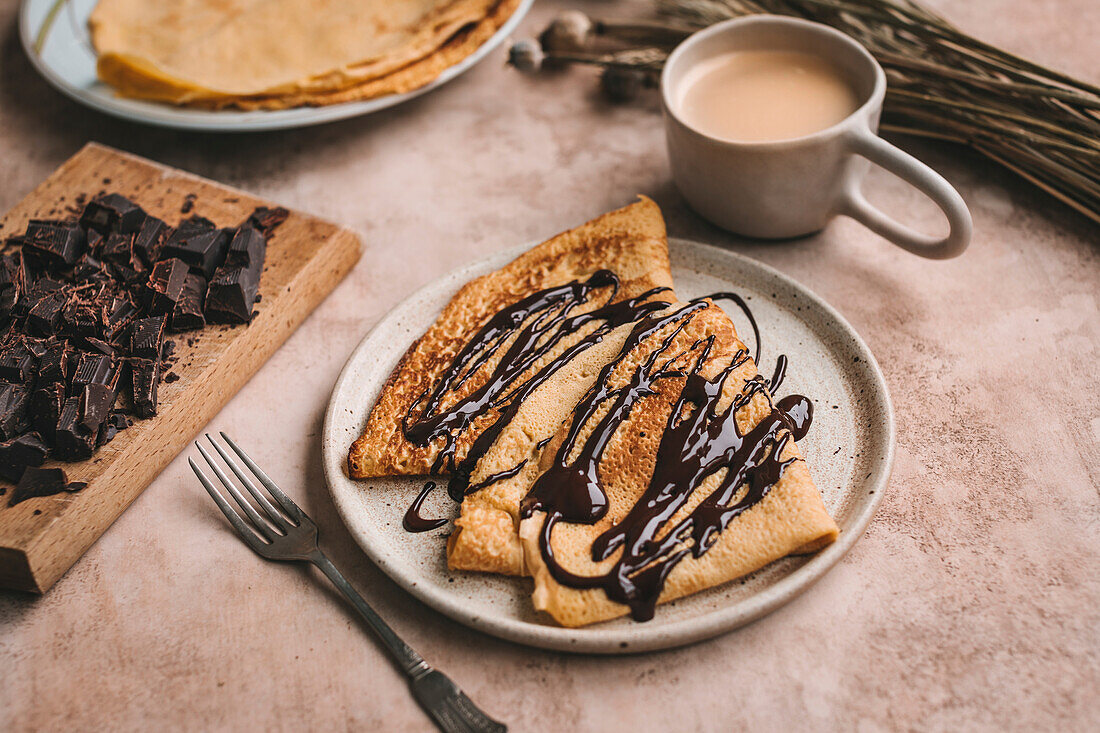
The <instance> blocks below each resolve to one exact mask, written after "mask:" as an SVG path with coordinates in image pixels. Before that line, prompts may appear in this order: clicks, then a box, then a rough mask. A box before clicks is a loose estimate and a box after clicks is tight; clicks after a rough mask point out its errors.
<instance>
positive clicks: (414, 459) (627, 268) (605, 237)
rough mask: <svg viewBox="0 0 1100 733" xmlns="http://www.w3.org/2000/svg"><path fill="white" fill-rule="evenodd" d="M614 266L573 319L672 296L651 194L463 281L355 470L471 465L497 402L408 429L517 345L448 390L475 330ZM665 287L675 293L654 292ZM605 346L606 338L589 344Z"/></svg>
mask: <svg viewBox="0 0 1100 733" xmlns="http://www.w3.org/2000/svg"><path fill="white" fill-rule="evenodd" d="M606 272H611V273H614V274H615V276H616V279H617V281H618V287H617V288H608V287H600V288H596V289H595V290H593V291H592V292H591V293H590V295H589V297H588V299H587V300H585V301H584V302H580V303H577V304H576V305H575V306H573V307H572V310H571V314H572V315H578V314H584V313H586V312H590V311H594V310H596V309H597V308H598V307H600V306H603V305H605V304H606V303H607V302H609V301H610V302H612V303H621V302H625V301H628V300H631V299H638V298H641V299H643V300H653V299H662V298H663V299H665V300H667V299H668V298H670V297H671V286H672V275H671V271H670V268H669V261H668V245H667V241H666V238H665V228H664V220H663V219H662V218H661V213H660V210H659V209H658V208H657V205H656V204H654V203H653V202H652V201H650V200H649V199H647V198H644V197H643V198H641V200H639V201H638V202H637V203H634V204H631V205H630V206H627V207H624V208H622V209H618V210H617V211H612V212H610V213H608V214H604V215H603V216H601V217H599V218H597V219H594V220H592V221H590V222H588V223H587V224H584V225H583V226H580V227H577V228H575V229H572V230H569V231H567V232H564V233H562V234H559V235H557V236H555V237H553V238H552V239H550V240H548V241H546V242H543V243H542V244H540V245H538V246H536V247H534V248H533V249H531V250H529V251H527V252H526V253H524V254H522V255H520V256H519V257H518V258H516V259H515V260H513V261H512V262H511V263H509V264H507V265H505V266H504V267H502V268H501V269H499V270H496V271H495V272H492V273H489V274H488V275H484V276H482V277H479V278H477V279H475V280H473V281H471V282H469V283H467V284H466V285H465V286H463V287H462V288H461V289H460V290H459V291H458V293H457V294H456V295H455V296H454V297H453V298H452V299H451V301H450V302H449V303H448V304H447V306H446V307H445V308H444V309H443V312H442V313H441V314H440V316H439V318H438V319H437V320H436V321H435V323H434V324H433V325H432V326H431V327H430V328H429V329H428V331H427V332H426V333H425V334H424V335H423V336H421V337H420V338H419V339H417V340H416V342H414V343H413V344H412V346H410V347H409V349H408V351H406V353H405V354H404V356H403V357H402V358H401V360H400V362H399V363H398V365H397V367H396V368H395V369H394V371H393V373H392V374H391V375H390V377H389V379H388V380H387V382H386V384H385V386H384V387H383V389H382V392H381V394H380V395H379V397H378V400H377V402H376V403H375V405H374V408H373V409H372V410H371V413H370V416H369V417H368V419H367V422H366V425H365V426H364V429H363V434H362V435H361V436H360V438H359V439H358V440H356V441H355V443H354V444H353V445H352V447H351V450H350V451H349V454H348V472H349V475H350V476H351V477H353V478H369V477H377V476H417V475H425V474H448V473H450V472H451V471H452V469H453V468H454V466H455V465H458V464H463V463H464V462H465V461H467V460H468V459H469V457H470V451H471V448H472V447H474V444H475V441H476V440H477V439H478V438H479V437H480V436H481V435H482V434H483V433H484V432H485V430H486V429H487V428H488V427H489V426H491V425H494V424H496V423H497V421H498V420H499V418H500V417H501V414H502V409H501V407H500V404H499V402H497V403H494V404H492V405H489V406H487V408H486V409H484V410H481V411H478V413H477V414H476V415H474V416H473V419H472V420H471V421H469V423H468V424H466V425H464V426H462V428H461V429H455V430H450V431H448V432H447V434H446V435H440V436H438V437H435V438H433V439H431V440H429V441H427V442H424V441H414V440H412V439H410V438H409V437H408V435H407V434H406V433H407V430H406V426H407V425H408V424H409V422H410V421H415V420H416V419H417V418H421V417H423V416H424V413H425V409H426V408H425V404H426V403H425V400H426V398H428V397H429V395H433V394H435V393H436V392H439V393H440V398H439V400H438V405H437V406H436V408H435V409H434V410H433V412H434V413H446V412H447V411H448V410H449V409H452V408H454V407H455V406H456V405H461V404H463V403H464V401H468V400H470V399H472V398H474V397H477V396H478V395H480V394H482V393H483V392H484V390H485V389H486V388H487V384H488V382H489V380H490V379H491V378H492V375H493V374H494V370H496V369H497V368H498V367H499V366H500V364H501V362H502V358H503V357H504V355H505V353H506V352H507V350H508V348H510V346H511V345H512V341H509V340H505V341H503V342H501V343H500V344H499V348H497V349H495V351H492V352H487V353H486V355H485V359H484V360H483V361H481V362H479V364H478V365H477V368H471V369H469V370H467V371H466V372H464V373H463V374H462V375H461V378H460V379H457V380H455V382H454V383H452V384H451V385H450V386H449V387H448V388H444V387H446V385H441V380H442V378H443V377H444V375H445V374H446V373H447V372H448V370H450V369H451V367H452V364H453V363H454V362H455V360H456V358H458V357H459V355H460V354H461V353H462V352H463V350H464V349H466V348H467V346H468V344H469V343H470V342H471V340H472V339H473V338H474V336H475V335H476V334H477V333H478V332H479V331H480V330H481V329H483V328H484V327H485V326H486V324H487V323H489V321H490V320H491V319H492V318H494V317H495V316H497V315H498V312H499V311H502V310H503V309H506V308H508V307H510V306H513V305H514V304H516V303H519V302H521V301H523V300H524V299H525V298H528V297H530V296H533V295H536V294H538V293H540V292H543V291H546V290H547V289H552V288H564V289H566V290H569V289H570V287H571V285H570V284H575V283H580V282H584V281H587V280H591V279H592V278H594V277H597V276H599V274H600V273H606ZM661 288H664V289H667V292H661V293H655V292H652V291H654V290H655V289H661ZM647 293H652V294H651V295H646V294H647ZM601 323H602V322H598V321H593V322H591V323H588V324H585V325H584V326H583V327H582V328H579V329H578V330H576V331H575V332H573V333H570V334H566V335H564V336H563V337H562V338H561V339H560V340H559V341H557V342H555V346H554V348H553V349H551V350H549V351H547V352H546V353H544V354H543V355H541V356H540V358H539V359H538V360H537V361H536V362H534V363H531V364H530V368H528V369H525V370H523V372H522V373H520V374H516V375H514V377H513V378H512V379H511V380H510V381H509V383H508V385H506V389H505V390H503V392H502V393H501V394H503V395H504V396H507V393H509V392H510V390H511V389H514V388H518V387H519V386H522V385H523V384H524V383H525V382H526V381H527V380H528V379H529V378H530V377H531V376H533V375H535V374H537V373H539V372H540V371H541V370H542V369H543V368H545V367H546V366H547V364H549V363H551V362H552V361H553V360H554V359H555V358H556V357H558V356H560V355H561V354H562V353H563V352H565V351H566V350H567V349H571V348H572V347H574V346H576V345H577V344H578V342H580V341H581V340H583V339H585V338H586V337H587V336H589V335H590V334H591V333H592V332H593V331H594V330H596V329H597V328H599V327H600V325H601ZM510 338H511V337H510ZM605 338H606V337H605ZM598 345H599V344H598V342H597V343H594V344H591V346H598ZM580 353H581V354H583V350H582V351H581V352H580ZM567 363H568V362H567ZM555 428H556V426H555ZM527 442H528V443H529V444H530V446H531V447H533V445H534V443H535V442H537V441H534V442H532V441H531V439H530V438H528V439H527ZM509 468H511V467H509ZM514 531H515V528H514V526H513V532H514Z"/></svg>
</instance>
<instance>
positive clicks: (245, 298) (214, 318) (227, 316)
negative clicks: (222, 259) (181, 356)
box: [205, 267, 260, 323]
mask: <svg viewBox="0 0 1100 733" xmlns="http://www.w3.org/2000/svg"><path fill="white" fill-rule="evenodd" d="M259 279H260V278H259V274H258V273H256V272H254V271H253V270H252V269H251V268H246V267H220V268H218V272H217V274H215V275H214V279H213V280H211V281H210V287H208V288H207V290H206V309H205V312H206V320H207V321H209V322H210V323H248V322H249V321H251V320H252V306H253V305H254V304H255V302H256V293H257V292H258V291H259V287H260V283H259Z"/></svg>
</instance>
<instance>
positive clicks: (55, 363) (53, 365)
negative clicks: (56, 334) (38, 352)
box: [38, 341, 72, 386]
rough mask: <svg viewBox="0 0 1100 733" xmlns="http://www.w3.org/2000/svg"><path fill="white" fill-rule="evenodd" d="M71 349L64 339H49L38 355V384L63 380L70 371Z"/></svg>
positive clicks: (67, 376)
mask: <svg viewBox="0 0 1100 733" xmlns="http://www.w3.org/2000/svg"><path fill="white" fill-rule="evenodd" d="M71 356H72V349H71V348H70V347H69V344H68V342H66V341H50V342H48V343H47V346H46V351H45V353H43V354H42V356H40V357H38V384H39V386H41V385H44V384H53V383H55V382H65V381H66V380H67V379H68V378H69V374H70V373H71V371H72V370H71V362H70V357H71Z"/></svg>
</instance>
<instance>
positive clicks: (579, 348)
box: [402, 270, 668, 502]
mask: <svg viewBox="0 0 1100 733" xmlns="http://www.w3.org/2000/svg"><path fill="white" fill-rule="evenodd" d="M601 290H607V291H608V294H607V297H606V300H605V301H604V304H603V305H601V306H599V307H597V308H595V309H593V310H590V311H587V312H584V313H576V314H574V313H573V311H574V310H576V309H577V307H578V306H580V305H582V304H584V303H587V302H588V301H589V300H590V298H591V297H592V296H593V294H594V293H595V292H596V291H601ZM666 290H668V288H654V289H652V290H649V291H647V292H645V293H642V294H641V295H639V296H638V297H636V298H630V299H627V300H622V301H619V302H613V301H614V300H615V296H616V294H617V293H618V291H619V278H618V277H617V276H616V275H615V274H614V273H613V272H611V271H610V270H600V271H598V272H596V273H595V274H593V275H592V276H591V277H590V278H588V280H586V281H584V282H580V281H574V282H571V283H568V284H566V285H561V286H558V287H554V288H548V289H546V290H542V291H539V292H537V293H534V294H532V295H529V296H528V297H526V298H524V299H522V300H520V301H519V302H517V303H515V304H513V305H510V306H508V307H507V308H505V309H503V310H501V311H500V312H498V313H497V314H496V315H494V316H493V317H492V318H491V319H489V322H488V323H486V324H485V326H483V327H482V328H481V330H480V331H478V333H477V334H476V335H475V336H474V337H473V338H472V339H471V340H470V342H469V343H468V344H466V345H465V346H464V347H463V349H462V350H461V351H460V352H459V354H458V356H456V357H455V359H454V361H453V362H452V363H451V364H450V366H448V367H447V369H446V371H444V373H443V374H442V376H441V377H440V378H439V380H438V382H437V383H436V384H435V386H434V387H432V388H429V389H427V390H425V392H424V393H423V394H422V395H420V397H419V398H417V399H416V400H415V401H414V402H413V404H412V405H411V406H410V407H409V411H408V413H407V414H406V415H405V419H404V422H403V426H402V427H403V430H404V433H405V437H406V438H407V439H408V440H409V441H410V442H412V443H414V444H416V445H419V446H426V445H428V444H430V443H431V442H432V441H435V440H440V441H442V448H441V450H440V452H439V455H438V457H437V459H436V461H435V465H434V466H433V467H432V473H435V474H439V473H444V472H447V473H450V478H449V480H448V482H447V492H448V493H449V494H450V495H451V498H453V499H454V500H455V501H458V502H461V501H462V499H463V497H464V496H465V495H466V494H468V493H470V492H471V491H474V490H477V489H478V488H482V487H484V486H486V485H488V484H489V483H492V482H493V481H498V480H500V479H502V478H505V477H506V476H510V475H515V473H517V472H518V471H519V470H520V469H521V468H522V465H520V466H517V467H513V468H511V469H508V470H506V471H504V472H502V473H500V474H497V475H495V476H491V477H489V478H488V479H487V480H486V481H484V482H482V483H480V484H478V485H476V486H473V487H471V486H470V485H469V481H470V474H471V473H472V472H473V469H474V467H475V466H476V465H477V462H478V460H480V458H481V456H483V455H484V454H485V452H486V451H487V450H488V449H489V447H490V446H491V445H492V444H493V442H494V441H495V440H496V438H497V436H498V435H499V434H500V432H501V431H502V430H503V429H504V427H505V426H506V425H507V424H508V423H509V422H510V421H511V419H512V418H513V417H514V416H515V413H516V411H517V410H518V409H519V406H520V405H521V404H522V403H523V400H524V399H525V398H526V397H527V396H528V395H530V394H531V393H532V392H533V391H534V390H535V389H536V388H537V387H538V386H539V385H541V384H542V383H543V382H545V381H546V380H547V379H549V378H550V377H551V376H552V375H553V374H554V373H555V372H557V371H558V369H560V368H561V367H562V366H564V365H565V364H567V363H568V362H569V361H571V360H572V359H573V358H574V357H575V356H577V354H580V353H581V352H583V351H585V350H586V349H588V348H589V347H590V346H592V345H594V344H597V343H599V342H600V341H602V340H603V337H604V336H605V335H606V334H607V333H609V332H610V331H612V330H614V329H615V328H618V327H619V326H622V325H624V324H627V323H631V322H633V321H637V320H638V319H639V318H642V317H643V316H645V315H647V314H649V313H652V312H654V311H656V310H659V309H662V308H665V307H667V306H668V303H667V302H664V301H661V300H652V298H653V296H655V295H657V294H659V293H661V292H664V291H666ZM592 323H597V324H598V325H597V326H596V328H595V329H593V330H592V331H591V332H590V333H589V334H587V335H586V336H584V337H583V338H581V339H580V340H578V341H577V342H576V343H574V344H573V345H571V346H570V347H568V348H567V349H565V350H564V351H563V352H562V353H561V354H559V355H558V356H556V357H555V358H553V359H551V360H550V361H549V362H548V363H547V364H545V365H543V366H542V367H541V368H539V369H538V370H537V371H535V372H534V373H533V374H531V371H532V369H533V367H534V366H535V364H536V363H537V362H538V361H539V360H540V359H542V358H543V357H545V356H546V355H547V354H549V353H550V352H551V351H552V350H553V349H554V348H555V347H556V346H557V345H558V344H559V343H561V341H562V340H563V339H565V338H566V337H567V336H569V335H570V334H573V333H576V332H577V331H579V330H580V329H582V328H584V327H585V326H587V325H589V324H592ZM502 350H503V353H502V354H501V356H500V359H499V360H498V361H497V364H496V366H495V367H494V368H493V370H492V372H491V373H490V375H489V378H488V379H487V380H486V381H485V383H484V384H483V385H482V386H481V387H479V388H478V389H476V390H475V391H474V392H473V393H472V394H470V395H468V396H466V397H464V398H463V399H461V400H459V401H458V402H456V403H455V404H454V405H451V406H450V407H448V408H446V409H441V408H440V406H441V404H442V403H443V401H444V399H445V397H446V396H447V395H448V394H449V393H451V392H453V391H454V390H457V389H459V388H461V387H462V385H463V384H464V383H465V382H466V380H468V379H469V378H470V377H471V376H473V375H474V374H475V373H477V372H478V371H479V370H481V369H482V368H488V367H487V366H486V365H487V364H488V363H489V362H490V361H491V360H492V359H493V358H494V356H496V355H497V353H498V352H500V351H502ZM493 410H495V411H497V413H498V414H497V416H496V419H495V420H493V422H492V423H491V424H490V425H489V426H488V427H487V428H486V429H485V430H484V431H483V432H482V433H481V434H480V435H478V437H477V438H476V439H475V440H474V442H473V444H472V445H471V446H470V449H469V451H468V452H467V454H466V456H464V457H463V458H462V459H461V460H457V459H456V457H455V449H456V446H457V437H458V435H459V434H460V433H461V432H462V431H463V430H465V429H466V428H468V427H469V426H470V425H471V424H472V423H473V422H474V420H476V419H478V418H479V417H481V416H483V415H486V414H488V413H489V412H490V411H493Z"/></svg>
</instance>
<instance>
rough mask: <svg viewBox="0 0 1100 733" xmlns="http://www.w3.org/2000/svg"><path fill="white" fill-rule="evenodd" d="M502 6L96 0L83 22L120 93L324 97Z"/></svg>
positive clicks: (356, 0) (435, 46)
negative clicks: (88, 17)
mask: <svg viewBox="0 0 1100 733" xmlns="http://www.w3.org/2000/svg"><path fill="white" fill-rule="evenodd" d="M509 5H510V6H511V7H512V9H514V3H510V4H509V3H505V6H506V7H505V9H507V7H508V6H509ZM500 9H501V8H500V4H499V3H498V2H496V0H401V1H400V2H392V1H390V0H339V1H338V2H337V1H336V0H225V1H224V2H219V3H211V2H209V0H171V1H169V0H100V2H99V4H98V5H97V6H96V8H95V10H94V11H93V12H92V15H91V17H90V20H89V27H90V30H91V36H92V42H93V44H94V46H95V48H96V51H97V53H98V54H99V61H98V72H99V75H100V78H101V79H103V80H104V81H105V82H107V83H108V84H111V85H112V86H114V87H116V89H117V90H118V91H119V93H120V94H122V95H124V96H131V97H140V98H145V99H155V100H159V101H166V102H173V103H177V104H204V105H209V106H223V105H226V104H233V103H235V100H244V99H267V100H268V103H269V104H274V102H273V101H272V100H275V99H278V98H282V97H287V98H294V99H299V100H300V99H301V98H302V97H303V96H305V95H319V96H318V99H319V100H320V101H317V102H316V103H323V100H322V97H323V95H328V94H333V93H339V92H341V91H347V90H350V89H352V88H355V87H361V86H363V85H364V84H367V83H369V82H370V81H372V80H378V79H381V78H383V77H385V76H386V75H389V74H392V73H395V72H398V71H400V70H402V69H405V68H407V67H409V66H411V65H414V64H416V63H417V62H419V61H421V60H423V59H426V58H428V57H430V56H431V55H433V54H435V53H437V52H439V51H440V50H441V49H443V48H444V47H447V44H448V43H449V42H451V41H452V40H453V39H455V38H456V36H458V35H459V34H460V33H461V32H462V31H464V30H466V31H468V30H470V29H472V28H475V27H477V26H479V25H483V21H487V19H489V18H490V17H491V16H492V17H493V18H495V20H494V21H493V22H489V23H487V25H485V27H487V28H488V27H492V26H493V25H494V24H496V25H499V18H498V17H497V16H494V11H498V10H500ZM451 52H452V55H453V48H452V51H451ZM434 73H435V74H438V70H437V71H435V72H434ZM421 83H426V80H425V81H423V82H421ZM362 93H363V92H362V91H361V92H360V94H362ZM383 93H384V92H383ZM298 103H302V102H298Z"/></svg>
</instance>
